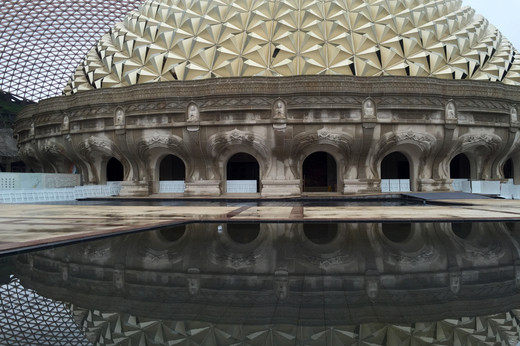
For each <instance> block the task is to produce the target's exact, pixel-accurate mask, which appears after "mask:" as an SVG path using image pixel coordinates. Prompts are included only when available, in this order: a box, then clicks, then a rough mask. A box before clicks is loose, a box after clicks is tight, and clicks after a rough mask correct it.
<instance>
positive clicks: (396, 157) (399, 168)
mask: <svg viewBox="0 0 520 346" xmlns="http://www.w3.org/2000/svg"><path fill="white" fill-rule="evenodd" d="M381 179H410V163H409V162H408V159H407V158H406V156H404V155H403V154H402V153H400V152H398V151H396V152H393V153H391V154H389V155H387V156H386V157H385V158H384V159H383V161H382V162H381Z"/></svg>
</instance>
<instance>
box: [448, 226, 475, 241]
mask: <svg viewBox="0 0 520 346" xmlns="http://www.w3.org/2000/svg"><path fill="white" fill-rule="evenodd" d="M472 227H473V224H472V223H471V222H453V223H452V224H451V230H452V231H453V233H454V234H455V235H456V236H457V237H459V238H460V239H467V238H468V237H469V235H470V234H471V229H472Z"/></svg>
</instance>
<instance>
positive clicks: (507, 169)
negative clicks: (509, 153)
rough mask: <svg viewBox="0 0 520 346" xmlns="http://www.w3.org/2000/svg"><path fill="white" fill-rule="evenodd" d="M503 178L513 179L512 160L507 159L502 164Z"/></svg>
mask: <svg viewBox="0 0 520 346" xmlns="http://www.w3.org/2000/svg"><path fill="white" fill-rule="evenodd" d="M504 178H505V179H513V178H514V169H513V160H511V159H509V160H507V161H506V163H505V164H504Z"/></svg>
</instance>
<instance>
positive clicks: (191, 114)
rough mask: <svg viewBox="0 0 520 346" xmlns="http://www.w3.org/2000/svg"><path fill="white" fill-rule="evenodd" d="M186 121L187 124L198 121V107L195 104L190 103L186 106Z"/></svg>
mask: <svg viewBox="0 0 520 346" xmlns="http://www.w3.org/2000/svg"><path fill="white" fill-rule="evenodd" d="M186 121H187V122H189V123H194V122H197V121H200V113H199V107H198V106H197V105H196V104H195V103H190V104H189V105H188V108H187V114H186Z"/></svg>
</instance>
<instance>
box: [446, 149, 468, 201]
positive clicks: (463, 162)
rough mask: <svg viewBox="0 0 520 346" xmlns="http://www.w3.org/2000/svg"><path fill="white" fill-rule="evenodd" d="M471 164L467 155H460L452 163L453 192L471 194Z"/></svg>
mask: <svg viewBox="0 0 520 346" xmlns="http://www.w3.org/2000/svg"><path fill="white" fill-rule="evenodd" d="M470 178H471V163H470V162H469V159H468V157H467V156H466V154H458V155H457V156H455V157H454V158H453V159H452V160H451V161H450V179H453V183H452V186H453V190H454V191H462V192H471V183H470V181H469V180H470Z"/></svg>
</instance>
